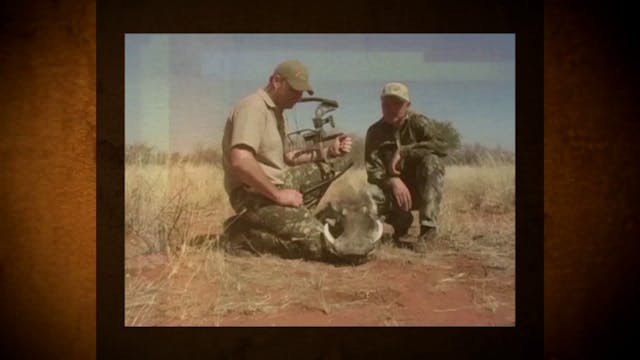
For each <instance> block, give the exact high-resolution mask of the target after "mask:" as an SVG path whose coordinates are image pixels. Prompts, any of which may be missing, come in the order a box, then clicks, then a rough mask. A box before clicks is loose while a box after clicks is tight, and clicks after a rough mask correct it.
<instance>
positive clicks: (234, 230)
mask: <svg viewBox="0 0 640 360" xmlns="http://www.w3.org/2000/svg"><path fill="white" fill-rule="evenodd" d="M304 91H307V92H308V93H309V94H311V95H312V94H313V89H312V88H311V85H310V84H309V75H308V71H307V68H306V67H305V66H304V64H302V63H301V62H299V61H297V60H290V61H285V62H283V63H281V64H279V65H278V66H277V67H276V68H275V70H274V72H273V74H272V75H271V76H270V77H269V82H268V84H267V85H266V86H265V87H264V88H263V89H258V90H257V91H256V92H255V93H253V94H251V95H249V96H247V97H245V98H244V99H242V100H240V102H239V103H238V104H237V105H236V106H235V107H234V109H233V110H232V111H231V114H230V115H229V118H228V119H227V123H226V125H225V130H224V136H223V139H222V150H223V168H224V172H225V178H224V182H225V190H226V192H227V194H228V195H229V201H230V203H231V205H232V207H233V209H234V210H235V211H236V213H237V214H238V215H240V216H237V217H232V218H231V219H229V220H228V221H227V222H226V223H225V225H226V227H227V229H228V231H227V232H226V234H225V235H226V236H225V237H224V239H225V246H226V247H227V248H228V249H229V248H230V249H237V248H242V249H248V250H252V251H254V252H257V253H262V252H271V253H277V254H280V255H281V256H285V257H303V258H310V259H320V258H322V257H323V255H325V254H324V246H323V235H322V228H323V224H322V223H320V221H319V220H317V219H316V218H315V217H314V216H313V215H312V213H311V210H312V209H309V208H307V207H305V206H303V204H306V203H317V201H310V200H313V199H310V198H315V199H319V198H321V197H322V196H323V195H324V192H325V191H326V189H327V188H328V185H326V186H318V184H322V183H324V182H327V180H328V181H329V183H330V181H331V178H332V177H335V176H336V175H337V174H341V173H343V172H344V171H346V170H347V169H348V168H349V167H350V166H351V165H352V164H353V162H352V160H351V158H350V156H345V155H346V154H348V153H349V152H350V151H351V146H352V139H351V138H350V137H348V136H340V137H338V138H336V139H335V140H334V141H333V142H332V143H331V144H329V146H327V147H319V148H318V149H316V150H314V151H310V152H302V153H301V152H299V151H296V150H291V151H289V150H288V149H286V147H285V138H286V117H285V114H284V110H285V109H291V108H292V107H293V106H294V105H295V104H296V103H297V102H298V101H299V100H300V99H301V98H302V94H303V92H304ZM323 160H326V161H323ZM303 193H304V194H305V195H304V196H303Z"/></svg>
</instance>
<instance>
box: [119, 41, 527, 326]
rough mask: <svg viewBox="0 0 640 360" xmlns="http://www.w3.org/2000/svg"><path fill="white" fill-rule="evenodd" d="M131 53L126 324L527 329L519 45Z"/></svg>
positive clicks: (175, 46)
mask: <svg viewBox="0 0 640 360" xmlns="http://www.w3.org/2000/svg"><path fill="white" fill-rule="evenodd" d="M124 45H125V48H124V56H125V59H124V140H125V149H124V229H122V231H123V232H124V279H123V282H124V302H125V303H124V326H126V327H194V326H197V327H247V326H251V327H254V326H260V327H263V326H315V327H333V326H350V327H354V326H358V327H405V326H410V327H429V326H474V327H477V326H499V327H515V326H516V325H517V323H516V291H515V289H516V263H515V259H516V226H515V224H516V181H515V177H516V176H515V174H516V164H515V163H516V66H515V64H516V58H515V57H516V50H515V49H516V35H515V33H406V34H405V33H393V34H392V33H385V34H376V33H308V34H301V33H297V34H287V33H261V34H252V33H242V34H235V33H211V34H205V33H198V34H190V33H185V34H182V33H126V34H125V39H124Z"/></svg>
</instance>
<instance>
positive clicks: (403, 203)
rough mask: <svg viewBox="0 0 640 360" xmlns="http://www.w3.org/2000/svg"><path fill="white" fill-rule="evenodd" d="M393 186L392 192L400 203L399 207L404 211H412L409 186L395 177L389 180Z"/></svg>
mask: <svg viewBox="0 0 640 360" xmlns="http://www.w3.org/2000/svg"><path fill="white" fill-rule="evenodd" d="M389 184H390V185H391V192H392V193H393V196H394V197H395V198H396V201H397V202H398V206H400V208H401V209H402V210H404V211H410V210H411V192H410V191H409V189H408V188H407V185H405V183H404V182H403V181H402V180H401V179H400V178H398V177H393V178H391V179H390V180H389Z"/></svg>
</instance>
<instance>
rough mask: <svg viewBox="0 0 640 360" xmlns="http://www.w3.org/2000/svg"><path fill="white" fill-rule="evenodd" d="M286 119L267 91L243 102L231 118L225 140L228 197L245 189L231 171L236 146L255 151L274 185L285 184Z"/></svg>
mask: <svg viewBox="0 0 640 360" xmlns="http://www.w3.org/2000/svg"><path fill="white" fill-rule="evenodd" d="M285 134H286V117H285V116H284V114H281V113H279V111H278V110H277V109H276V106H275V104H274V103H273V100H271V98H270V97H269V95H268V94H267V93H266V92H265V91H264V90H263V89H258V91H256V92H255V93H253V94H251V95H249V96H247V97H245V98H244V99H242V100H240V102H239V103H238V104H237V105H236V106H235V107H234V108H233V110H232V111H231V114H229V117H228V118H227V122H226V124H225V128H224V135H223V138H222V158H223V161H222V166H223V168H224V186H225V190H226V191H227V194H231V192H232V191H233V190H234V189H236V188H237V187H238V186H240V185H242V183H241V182H240V180H239V179H237V178H236V177H235V176H234V175H233V174H232V173H231V171H229V154H230V152H231V148H233V147H234V146H236V145H240V144H242V145H245V146H247V147H250V148H251V149H253V151H254V154H255V157H256V160H257V161H258V164H259V165H260V167H261V168H262V170H263V171H264V173H265V174H266V175H267V177H268V178H269V181H271V182H272V183H273V184H282V183H283V179H282V175H283V172H284V171H285V170H286V169H287V167H288V166H287V165H286V164H285V163H284V138H285Z"/></svg>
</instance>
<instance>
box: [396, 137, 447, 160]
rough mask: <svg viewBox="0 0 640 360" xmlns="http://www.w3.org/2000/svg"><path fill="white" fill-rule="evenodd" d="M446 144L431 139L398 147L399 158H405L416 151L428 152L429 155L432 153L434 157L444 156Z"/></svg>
mask: <svg viewBox="0 0 640 360" xmlns="http://www.w3.org/2000/svg"><path fill="white" fill-rule="evenodd" d="M446 147H447V144H446V143H445V142H444V141H441V140H437V139H433V140H426V141H420V142H417V143H413V144H409V145H403V146H400V147H399V151H400V156H402V157H406V156H407V155H408V154H409V153H410V152H412V151H416V150H422V151H428V152H430V153H434V154H436V155H446V154H447V151H446V150H447V149H446Z"/></svg>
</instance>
